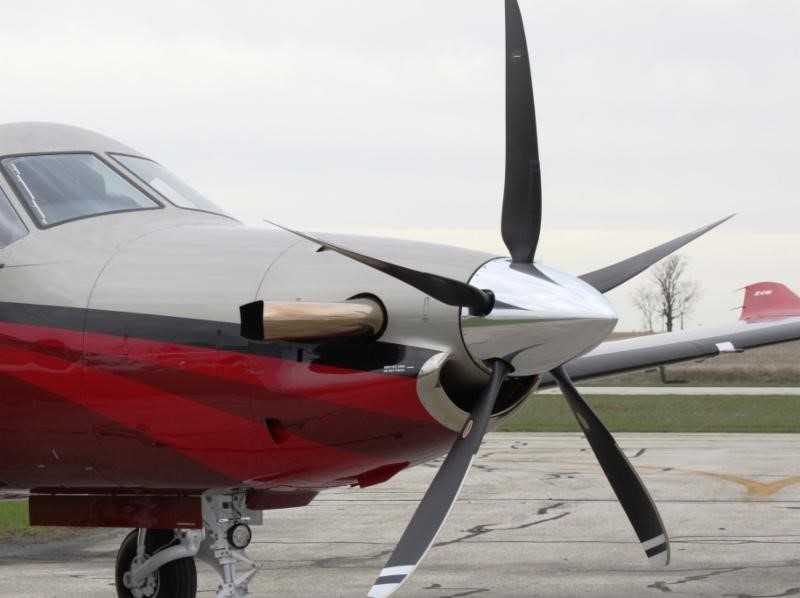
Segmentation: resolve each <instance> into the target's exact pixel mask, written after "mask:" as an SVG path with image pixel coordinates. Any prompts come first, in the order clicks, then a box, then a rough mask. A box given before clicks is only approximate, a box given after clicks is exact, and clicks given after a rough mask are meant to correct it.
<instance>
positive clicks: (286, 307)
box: [263, 297, 386, 341]
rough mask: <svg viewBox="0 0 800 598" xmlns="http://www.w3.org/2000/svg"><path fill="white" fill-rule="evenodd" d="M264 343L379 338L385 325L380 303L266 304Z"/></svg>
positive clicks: (358, 301) (354, 301)
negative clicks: (360, 337)
mask: <svg viewBox="0 0 800 598" xmlns="http://www.w3.org/2000/svg"><path fill="white" fill-rule="evenodd" d="M263 319H264V340H266V341H277V340H295V341H299V340H305V339H320V338H334V337H348V336H364V337H367V338H369V337H376V336H378V333H380V331H381V330H383V328H384V327H385V325H386V317H385V315H384V312H383V308H382V307H381V306H380V305H379V304H378V302H377V301H373V300H372V299H368V298H364V297H360V298H358V299H352V300H350V301H347V302H345V303H311V302H302V301H292V302H287V303H271V302H265V303H264V315H263Z"/></svg>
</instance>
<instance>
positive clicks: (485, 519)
mask: <svg viewBox="0 0 800 598" xmlns="http://www.w3.org/2000/svg"><path fill="white" fill-rule="evenodd" d="M618 440H619V442H620V445H621V446H623V447H624V448H625V450H626V453H627V454H628V456H629V457H630V458H631V461H632V462H633V463H634V464H635V465H636V467H637V468H638V470H639V472H640V475H641V476H642V478H643V479H644V481H645V483H646V484H647V486H648V488H649V489H650V492H651V494H652V495H653V497H654V499H655V500H656V503H657V504H658V506H659V509H660V510H661V514H662V516H663V518H664V522H665V524H666V526H667V529H668V530H669V532H670V535H671V537H672V551H673V559H672V565H670V567H668V568H666V569H663V570H659V571H652V570H650V569H649V567H648V565H647V562H646V559H645V557H644V555H643V554H642V552H641V549H640V547H639V545H638V543H637V541H636V538H635V536H634V534H633V532H632V530H631V528H630V525H629V524H628V521H627V519H626V518H625V515H624V513H623V511H622V509H621V508H620V507H619V506H618V504H617V502H616V499H615V497H614V496H613V494H612V492H611V490H610V488H609V487H608V485H607V483H606V481H605V479H604V478H603V476H602V472H601V471H600V469H599V467H598V466H597V465H596V462H595V460H594V456H593V455H592V453H591V452H590V451H589V449H588V445H587V443H586V441H585V440H584V439H583V438H582V437H581V436H580V435H578V434H504V433H494V434H491V435H490V436H489V437H488V439H487V442H486V443H485V444H484V446H483V447H482V450H481V452H480V456H479V458H478V460H477V461H476V464H475V468H474V470H473V472H472V474H471V476H470V478H469V480H468V482H467V483H466V485H465V487H464V490H463V493H462V496H461V499H460V501H459V503H458V504H457V505H456V508H455V509H454V510H453V513H452V514H451V517H450V519H449V521H448V523H447V524H446V526H445V527H444V529H443V530H442V533H441V534H440V537H439V541H438V544H437V546H436V547H434V548H433V549H432V550H431V552H430V553H429V555H428V557H427V559H426V560H425V561H424V563H423V565H422V567H421V568H420V569H419V570H418V571H417V572H416V574H415V575H414V576H412V578H411V579H410V580H409V581H408V582H407V583H406V585H405V586H403V588H401V590H400V591H399V592H398V593H397V594H396V595H397V596H398V598H403V597H408V598H411V597H417V598H456V597H462V596H486V597H487V598H488V597H489V596H497V597H503V598H516V597H520V598H521V597H531V596H541V597H552V598H556V597H557V598H568V597H572V596H575V597H577V596H592V597H608V598H611V597H614V598H619V597H621V596H624V597H651V598H657V597H659V596H662V595H664V594H671V595H682V596H733V597H738V598H756V597H767V596H792V595H800V435H791V434H775V435H760V434H747V435H740V434H619V435H618ZM434 465H435V464H431V465H429V466H422V467H418V468H416V469H412V470H409V471H407V472H403V473H402V474H400V475H398V476H397V477H396V478H395V479H394V480H392V481H390V482H389V483H387V484H384V485H382V486H377V487H374V488H371V489H367V490H336V491H331V492H328V493H325V494H323V495H321V496H320V497H319V498H318V499H317V500H316V501H315V502H314V503H312V505H310V506H309V507H306V508H301V509H290V510H285V511H273V512H270V513H267V514H266V515H267V516H266V517H265V523H266V524H265V526H264V527H261V528H256V529H255V532H256V533H255V541H254V544H253V545H252V546H251V549H250V553H251V555H253V556H254V557H256V558H257V559H259V560H262V561H263V562H264V566H265V569H264V571H263V572H262V573H260V574H259V575H258V576H257V577H256V581H255V582H254V583H253V585H252V595H253V596H277V597H304V598H305V597H308V596H325V597H338V596H342V597H349V596H365V595H366V592H367V590H368V589H369V587H370V585H371V584H372V582H373V580H374V578H375V575H376V574H377V573H378V571H379V570H380V568H381V567H382V566H383V565H384V563H385V560H386V558H387V555H388V553H389V552H390V551H391V549H392V547H393V545H394V543H395V542H396V541H397V539H398V538H399V537H400V534H401V533H402V530H403V528H404V527H405V524H406V522H407V521H408V520H409V518H410V517H411V514H412V512H413V510H414V508H415V506H416V504H417V501H418V500H419V499H420V497H421V495H422V493H423V492H424V490H425V488H426V487H427V484H428V482H429V480H430V479H431V477H432V476H433V474H434V472H435V467H434ZM123 533H124V532H121V531H120V532H116V531H111V532H101V533H97V534H93V535H92V536H89V537H88V538H82V539H80V540H59V541H57V542H54V543H52V544H45V545H39V546H33V547H22V546H19V545H8V544H7V545H5V546H3V547H2V548H0V596H9V597H10V596H14V597H16V598H25V597H31V598H33V597H36V598H39V597H45V596H46V597H51V596H81V597H86V598H95V597H97V598H100V597H109V596H115V591H114V589H113V585H112V583H113V565H114V556H115V552H116V549H117V546H118V543H119V541H120V540H121V538H122V535H123ZM199 568H200V572H201V573H200V580H199V584H200V592H199V594H198V596H200V597H202V596H209V597H211V596H214V594H215V589H216V585H217V579H216V578H215V576H214V575H212V573H211V572H210V570H208V569H207V568H206V567H205V566H204V565H200V567H199Z"/></svg>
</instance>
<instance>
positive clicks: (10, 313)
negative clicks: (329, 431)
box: [0, 302, 436, 378]
mask: <svg viewBox="0 0 800 598" xmlns="http://www.w3.org/2000/svg"><path fill="white" fill-rule="evenodd" d="M0 321H5V322H9V323H13V324H24V325H29V326H42V327H48V328H58V329H62V330H74V331H77V332H80V331H84V330H85V331H86V332H87V333H95V334H107V335H111V336H118V337H125V336H128V337H130V338H136V339H143V340H150V341H156V342H165V343H171V344H180V345H188V346H193V347H205V348H210V349H218V350H220V351H231V352H238V353H249V354H255V355H262V356H266V357H274V358H278V359H286V360H291V361H304V362H309V363H313V364H319V365H324V366H331V367H339V368H343V369H350V370H355V371H365V372H371V371H380V372H383V373H386V374H387V375H392V376H403V377H411V378H414V377H416V376H417V374H418V373H419V369H420V368H421V367H422V364H424V363H425V361H427V360H428V359H429V358H430V357H431V356H433V355H434V354H435V353H436V351H434V350H432V349H425V348H422V347H411V346H405V345H399V344H395V343H385V342H380V341H375V342H357V341H347V340H333V341H328V342H325V343H288V342H269V343H268V342H255V341H249V340H247V339H245V338H243V337H242V336H241V334H240V325H239V324H238V323H231V322H215V321H212V320H197V319H191V318H180V317H175V316H159V315H151V314H136V313H128V312H117V311H108V310H96V309H89V310H84V309H82V308H76V307H63V306H52V305H34V304H26V303H10V302H0ZM387 366H388V369H386V368H387ZM392 366H398V367H392Z"/></svg>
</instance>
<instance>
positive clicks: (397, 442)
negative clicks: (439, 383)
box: [0, 322, 452, 490]
mask: <svg viewBox="0 0 800 598" xmlns="http://www.w3.org/2000/svg"><path fill="white" fill-rule="evenodd" d="M0 427H1V428H2V433H0V451H2V454H3V455H4V456H5V458H4V459H3V463H2V464H0V483H5V485H7V486H11V487H15V488H37V487H38V488H42V487H47V488H59V487H61V488H72V489H74V488H83V489H86V490H91V489H98V490H100V489H113V488H120V487H122V488H143V489H151V490H169V489H180V490H202V489H205V488H208V487H219V486H231V485H236V486H241V485H247V486H252V487H261V488H273V487H284V488H285V487H293V488H312V489H319V488H324V487H328V486H336V485H343V484H348V483H356V482H357V481H358V480H359V478H361V482H362V483H371V482H372V481H373V480H375V481H380V480H381V478H385V477H389V476H390V475H391V474H393V473H396V472H397V471H399V470H400V469H402V467H403V465H404V464H407V463H416V462H420V461H424V460H427V459H429V458H431V457H433V456H435V455H437V454H440V453H441V452H443V451H445V450H446V449H447V447H448V446H449V444H450V443H451V441H452V433H451V432H450V431H448V430H445V429H444V428H442V427H441V426H440V425H439V424H437V423H436V422H435V421H433V420H432V419H431V417H430V416H429V415H428V413H427V412H426V411H425V409H424V408H423V407H422V406H421V404H420V403H419V400H418V398H417V394H416V382H415V378H414V377H413V376H400V375H393V374H384V373H382V372H376V371H360V370H357V369H352V368H346V367H341V366H334V365H326V364H323V363H319V362H318V361H314V360H304V359H302V358H299V357H298V359H295V360H289V359H285V358H282V357H275V356H270V355H259V354H251V353H248V352H245V351H229V350H220V349H216V348H212V347H201V346H191V345H186V344H180V343H171V342H165V341H163V340H148V339H138V338H132V337H125V336H116V335H109V334H102V333H96V332H86V333H83V332H82V331H79V330H68V329H61V328H56V327H44V326H38V325H36V326H34V325H29V324H19V323H8V322H3V323H0Z"/></svg>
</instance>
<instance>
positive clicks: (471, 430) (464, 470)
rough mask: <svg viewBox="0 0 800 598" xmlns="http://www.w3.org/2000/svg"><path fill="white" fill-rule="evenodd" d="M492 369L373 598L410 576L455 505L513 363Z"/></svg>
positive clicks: (374, 588) (499, 363)
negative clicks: (501, 387)
mask: <svg viewBox="0 0 800 598" xmlns="http://www.w3.org/2000/svg"><path fill="white" fill-rule="evenodd" d="M491 368H492V375H491V377H490V378H489V381H488V382H487V383H486V386H484V387H483V391H482V392H481V396H480V398H479V399H478V402H477V403H476V404H475V407H474V408H473V409H472V413H470V416H469V419H468V420H467V423H466V424H464V427H463V428H462V430H461V433H460V434H459V435H458V437H457V438H456V441H455V442H454V443H453V447H452V448H451V449H450V452H449V453H448V454H447V457H446V458H445V460H444V463H442V466H441V467H440V468H439V471H438V472H436V477H434V478H433V481H432V482H431V485H430V486H429V487H428V491H427V492H425V496H424V497H423V498H422V502H420V503H419V506H418V507H417V510H416V511H415V512H414V516H413V517H412V518H411V521H410V522H409V524H408V526H407V527H406V530H405V532H403V536H402V537H401V538H400V542H398V544H397V546H396V547H395V549H394V552H392V555H391V556H390V557H389V560H388V561H387V562H386V566H385V567H384V568H383V570H381V573H380V575H378V578H377V579H376V580H375V584H374V585H373V586H372V589H371V590H370V592H369V594H368V596H369V598H385V597H386V596H390V595H391V594H393V593H394V592H395V591H396V590H397V588H399V587H400V585H401V584H402V583H403V582H404V581H405V580H406V579H408V577H409V576H410V575H411V574H412V573H413V572H414V571H415V570H416V568H417V565H419V563H420V561H421V560H422V559H423V557H424V556H425V555H426V554H427V552H428V550H429V549H430V547H431V544H433V541H434V540H435V539H436V536H437V535H438V534H439V530H440V529H441V528H442V525H443V524H444V521H445V519H446V518H447V515H448V514H449V513H450V509H452V508H453V503H455V501H456V498H458V494H459V492H461V487H462V486H463V485H464V480H465V479H466V477H467V474H468V473H469V470H470V467H472V462H473V461H474V460H475V454H476V453H477V452H478V449H479V448H480V446H481V442H482V441H483V436H484V435H485V434H486V428H487V426H488V425H489V417H490V416H491V414H492V409H493V408H494V404H495V401H496V400H497V395H498V394H499V393H500V386H501V385H502V383H503V380H504V379H505V377H506V375H507V374H508V372H509V370H510V366H509V365H508V364H507V363H506V362H504V361H502V360H500V359H497V360H494V361H493V362H492V363H491Z"/></svg>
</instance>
